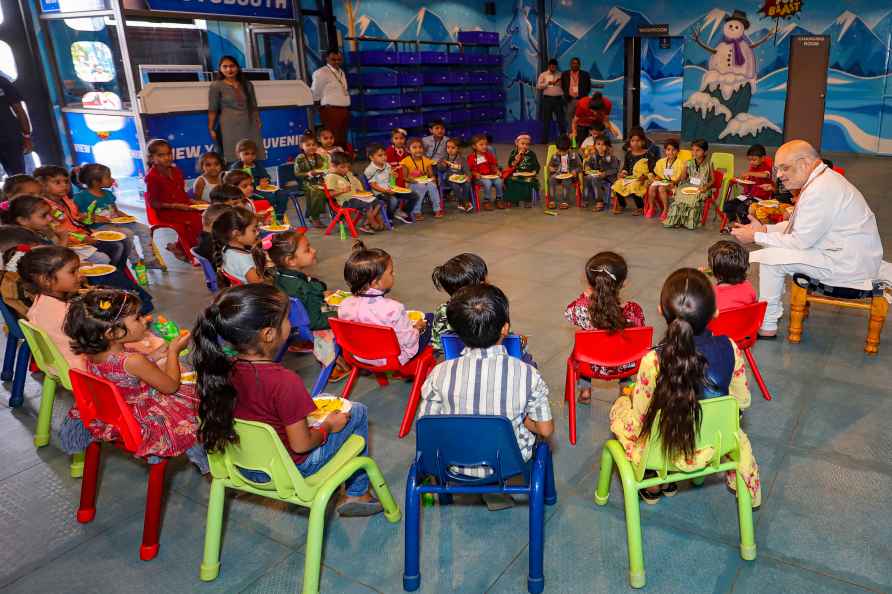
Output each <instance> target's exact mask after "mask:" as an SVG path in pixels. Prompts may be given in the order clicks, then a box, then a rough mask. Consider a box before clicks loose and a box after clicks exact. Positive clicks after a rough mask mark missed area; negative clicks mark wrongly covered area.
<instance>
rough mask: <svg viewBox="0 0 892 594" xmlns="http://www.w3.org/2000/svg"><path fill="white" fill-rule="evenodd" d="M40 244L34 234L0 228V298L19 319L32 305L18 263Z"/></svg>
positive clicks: (18, 229) (17, 228)
mask: <svg viewBox="0 0 892 594" xmlns="http://www.w3.org/2000/svg"><path fill="white" fill-rule="evenodd" d="M40 244H41V243H40V242H39V241H38V240H37V239H36V238H35V237H34V234H33V233H31V232H30V231H28V230H27V229H23V228H22V227H16V226H13V225H3V226H0V262H2V267H0V268H2V269H0V296H2V298H3V303H5V304H6V307H8V308H9V309H11V310H12V313H13V314H14V315H15V316H16V317H19V318H25V317H27V315H28V308H30V307H31V304H32V303H33V300H32V296H31V295H30V294H28V292H27V291H26V290H25V286H24V284H23V283H22V279H21V275H20V274H19V262H20V261H21V259H22V258H23V257H24V255H25V254H27V253H28V252H30V251H31V249H32V248H34V247H35V246H38V245H40Z"/></svg>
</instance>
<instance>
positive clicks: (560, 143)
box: [548, 134, 582, 210]
mask: <svg viewBox="0 0 892 594" xmlns="http://www.w3.org/2000/svg"><path fill="white" fill-rule="evenodd" d="M555 146H556V148H557V152H556V153H555V154H554V155H553V156H552V157H551V161H549V162H548V196H549V199H548V208H554V205H555V200H557V201H558V203H559V204H560V208H561V209H562V210H563V209H567V208H570V203H569V200H568V198H567V194H568V193H569V192H570V191H571V190H572V188H573V187H574V184H576V183H578V181H579V173H580V172H581V171H582V162H581V161H580V160H579V155H578V154H577V153H576V151H571V150H570V137H569V136H567V135H566V134H562V135H561V137H560V138H558V139H557V142H556V143H555Z"/></svg>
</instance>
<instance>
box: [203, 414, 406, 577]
mask: <svg viewBox="0 0 892 594" xmlns="http://www.w3.org/2000/svg"><path fill="white" fill-rule="evenodd" d="M235 432H236V434H237V435H238V443H235V444H230V445H229V446H227V448H226V449H225V450H224V451H223V452H215V453H209V454H208V460H209V462H210V467H211V476H212V477H213V481H212V482H211V496H210V499H209V501H208V516H207V527H206V529H205V534H204V558H203V560H202V562H201V571H200V573H199V577H200V578H201V579H202V581H205V582H208V581H212V580H214V579H216V578H217V575H218V574H219V573H220V536H221V533H222V531H223V504H224V502H225V500H226V489H227V488H229V489H236V490H238V491H245V492H246V493H253V494H254V495H260V496H261V497H267V498H269V499H273V500H275V501H284V502H286V503H293V504H294V505H299V506H301V507H306V508H309V509H310V526H309V528H308V530H307V544H306V547H305V548H304V551H305V553H304V556H305V558H306V559H305V561H304V585H303V594H316V592H318V591H319V570H320V566H321V564H322V538H323V536H324V528H325V508H326V507H327V506H328V500H329V498H330V497H331V495H332V493H334V492H335V491H336V490H337V489H338V488H339V487H340V486H341V484H342V483H343V482H344V481H345V480H347V479H348V478H349V477H350V476H351V475H352V474H353V473H354V472H356V471H357V470H364V471H365V472H366V474H368V476H369V482H370V484H371V486H372V489H373V490H374V492H375V495H376V496H377V497H378V500H379V501H380V502H381V505H383V506H384V517H385V518H387V521H389V522H390V523H392V524H395V523H397V522H399V521H400V518H401V514H400V509H399V507H397V504H396V502H395V501H394V499H393V495H391V493H390V489H389V488H388V487H387V483H386V482H385V481H384V476H383V475H382V474H381V470H380V469H379V468H378V465H377V464H376V463H375V461H374V460H372V459H371V458H369V457H367V456H360V455H359V453H360V452H362V450H363V448H364V447H365V440H364V439H363V438H362V437H360V436H358V435H352V436H350V438H349V439H348V440H347V441H346V442H345V443H344V445H343V446H341V449H340V450H338V453H337V454H335V456H334V457H333V458H332V459H331V460H329V462H328V464H326V465H325V466H323V467H322V468H321V469H319V471H318V472H316V473H314V474H311V475H310V476H307V477H304V476H302V475H301V473H300V471H299V470H298V469H297V467H296V466H295V465H294V461H293V460H292V459H291V456H290V455H289V454H288V451H287V450H286V449H285V445H284V444H283V443H282V441H281V440H280V439H279V436H278V435H277V434H276V432H275V431H274V430H273V428H272V427H270V426H269V425H267V424H265V423H257V422H254V421H242V420H239V419H236V421H235ZM239 468H244V469H246V470H258V471H261V472H264V473H266V474H267V475H268V476H269V477H270V479H271V480H270V481H269V482H268V483H255V482H253V481H250V480H248V479H246V478H245V477H244V476H243V475H242V474H241V473H240V472H239V471H238V469H239Z"/></svg>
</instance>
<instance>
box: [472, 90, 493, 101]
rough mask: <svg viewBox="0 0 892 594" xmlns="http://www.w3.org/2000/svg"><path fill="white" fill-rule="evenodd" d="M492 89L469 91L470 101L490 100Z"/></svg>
mask: <svg viewBox="0 0 892 594" xmlns="http://www.w3.org/2000/svg"><path fill="white" fill-rule="evenodd" d="M489 94H490V91H487V90H483V89H481V90H476V89H475V90H471V91H468V101H469V102H471V103H485V102H487V101H489Z"/></svg>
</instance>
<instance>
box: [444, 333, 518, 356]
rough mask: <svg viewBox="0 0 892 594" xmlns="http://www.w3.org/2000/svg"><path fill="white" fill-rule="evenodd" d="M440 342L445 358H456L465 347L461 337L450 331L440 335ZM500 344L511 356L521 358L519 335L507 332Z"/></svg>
mask: <svg viewBox="0 0 892 594" xmlns="http://www.w3.org/2000/svg"><path fill="white" fill-rule="evenodd" d="M440 344H441V345H442V346H443V356H444V357H446V359H447V360H449V359H458V358H459V357H461V352H462V350H464V348H465V343H463V342H462V340H461V338H459V337H458V335H456V334H453V333H451V332H449V333H446V334H441V335H440ZM502 346H503V347H505V350H507V351H508V354H509V355H511V356H512V357H516V358H518V359H521V358H523V343H522V342H521V341H520V336H519V335H517V334H509V335H508V336H506V337H505V338H504V339H503V340H502Z"/></svg>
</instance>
